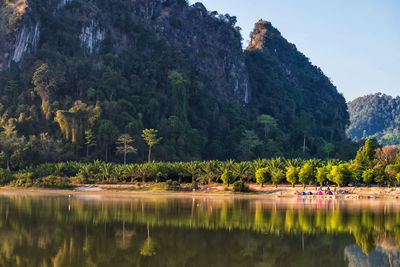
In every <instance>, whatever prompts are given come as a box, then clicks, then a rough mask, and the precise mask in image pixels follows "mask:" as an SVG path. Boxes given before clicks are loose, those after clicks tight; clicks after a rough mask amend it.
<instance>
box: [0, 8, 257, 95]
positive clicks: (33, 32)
mask: <svg viewBox="0 0 400 267" xmlns="http://www.w3.org/2000/svg"><path fill="white" fill-rule="evenodd" d="M39 3H40V4H41V9H39V8H38V7H37V6H38V5H39ZM43 5H44V6H45V8H46V10H45V11H44V10H43ZM113 5H114V7H116V8H117V7H118V8H120V9H123V10H124V12H125V14H127V15H128V16H130V18H131V19H132V21H133V22H134V23H136V24H140V25H141V26H144V27H146V28H147V29H148V30H149V31H151V32H154V33H156V34H157V35H158V36H159V38H162V39H164V40H166V41H167V42H168V43H169V44H170V45H172V46H174V47H176V48H177V49H179V50H181V51H182V52H183V53H184V55H185V56H186V57H187V58H188V59H190V61H191V62H192V63H193V65H194V66H195V67H196V69H197V70H198V71H199V72H200V73H201V74H202V75H204V76H205V77H206V78H207V80H208V82H209V90H210V92H212V93H213V94H214V95H216V96H218V97H224V98H226V99H228V100H231V101H236V102H239V103H247V102H248V101H249V95H250V92H249V86H248V75H247V70H246V66H245V60H244V55H243V51H242V47H241V35H240V33H239V31H238V30H237V29H235V28H234V23H235V22H234V21H233V20H232V18H230V17H229V16H225V15H223V16H222V15H219V16H218V15H217V14H216V13H211V12H209V11H207V10H206V8H205V7H204V6H203V5H202V4H200V3H197V4H195V5H193V6H188V5H187V4H186V3H185V2H184V1H180V0H168V1H167V0H133V1H128V0H124V1H117V2H115V4H113ZM113 11H114V10H112V9H111V10H110V9H109V8H108V6H106V5H105V4H104V1H100V0H93V1H80V0H73V1H72V0H51V1H48V2H47V3H46V2H45V3H43V2H42V1H40V0H30V1H28V2H27V0H18V1H16V3H11V2H10V1H7V2H6V3H3V8H2V13H3V15H5V17H6V18H7V19H8V20H9V21H10V23H11V21H14V22H13V23H12V25H11V24H8V23H7V24H6V23H2V28H3V30H2V31H1V32H0V37H2V39H4V40H3V41H2V42H1V44H0V52H1V53H0V69H1V68H4V67H6V66H9V64H10V63H11V62H12V61H14V62H17V63H18V62H20V61H21V59H22V57H23V55H24V54H30V53H33V52H35V51H36V50H37V48H38V46H40V45H41V42H40V30H41V23H42V22H41V20H43V18H41V17H42V16H41V13H43V12H51V13H53V14H54V15H55V16H57V14H60V13H63V14H67V16H68V17H69V18H70V19H71V20H72V21H73V22H75V23H77V24H79V27H80V30H79V31H78V32H75V33H74V34H75V35H76V36H78V37H79V38H80V40H81V43H82V48H83V49H86V50H87V52H88V54H92V53H96V52H97V51H98V50H99V49H100V47H101V45H102V41H103V40H104V39H105V38H106V35H107V34H108V35H109V36H112V38H113V40H114V49H115V50H116V51H118V50H119V51H121V50H122V49H123V47H124V46H125V43H126V42H131V43H132V42H133V43H138V42H140V40H137V39H135V36H132V35H129V34H127V33H126V32H124V30H123V29H121V27H116V25H115V24H113V23H112V21H113V20H115V18H116V16H122V15H121V14H115V13H114V12H113ZM45 23H48V21H46V22H45ZM126 26H127V27H131V26H132V27H133V26H134V25H126Z"/></svg>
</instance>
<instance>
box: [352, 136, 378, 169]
mask: <svg viewBox="0 0 400 267" xmlns="http://www.w3.org/2000/svg"><path fill="white" fill-rule="evenodd" d="M376 147H377V145H376V140H374V141H373V140H372V139H367V140H366V141H365V144H364V146H363V147H361V148H360V149H359V150H358V151H357V156H356V158H355V162H357V163H358V164H360V165H361V166H363V167H365V168H371V167H372V166H373V160H374V157H375V149H376Z"/></svg>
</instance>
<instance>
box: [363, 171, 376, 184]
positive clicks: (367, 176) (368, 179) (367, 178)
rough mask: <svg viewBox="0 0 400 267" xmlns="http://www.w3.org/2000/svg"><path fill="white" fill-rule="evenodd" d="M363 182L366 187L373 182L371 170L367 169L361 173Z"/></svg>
mask: <svg viewBox="0 0 400 267" xmlns="http://www.w3.org/2000/svg"><path fill="white" fill-rule="evenodd" d="M362 179H363V182H364V183H365V184H366V185H368V186H369V185H370V184H371V183H372V182H373V181H374V180H375V171H374V170H373V169H367V170H365V171H364V172H363V173H362Z"/></svg>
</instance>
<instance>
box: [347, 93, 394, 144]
mask: <svg viewBox="0 0 400 267" xmlns="http://www.w3.org/2000/svg"><path fill="white" fill-rule="evenodd" d="M348 107H349V113H350V126H349V128H348V129H347V134H348V135H349V137H350V138H352V139H355V140H358V139H361V138H368V137H375V138H376V139H378V141H379V142H380V143H381V144H383V145H399V144H400V133H399V130H400V129H399V124H400V97H396V98H393V97H391V96H388V95H385V94H381V93H378V94H374V95H366V96H363V97H359V98H357V99H355V100H353V101H351V102H350V103H348Z"/></svg>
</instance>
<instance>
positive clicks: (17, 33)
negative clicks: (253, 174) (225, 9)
mask: <svg viewBox="0 0 400 267" xmlns="http://www.w3.org/2000/svg"><path fill="white" fill-rule="evenodd" d="M1 3H2V6H0V13H1V14H2V15H3V20H2V21H1V25H0V26H1V27H0V37H4V38H0V64H1V66H2V67H1V68H2V70H1V71H0V95H1V98H0V103H1V109H0V111H1V112H0V113H2V119H1V121H2V125H5V124H6V123H8V122H9V121H11V122H12V124H14V125H15V129H16V130H17V131H18V134H20V135H22V136H24V137H25V138H26V140H28V139H29V138H30V136H36V137H37V138H38V137H39V136H42V134H45V133H46V134H48V135H43V136H49V137H51V138H54V139H55V140H57V142H60V145H61V146H62V147H63V149H64V150H65V151H66V152H68V153H64V155H65V157H66V158H67V159H77V158H78V159H86V158H85V156H84V155H85V153H84V151H86V150H85V149H84V148H85V144H84V142H83V140H85V134H86V131H87V130H91V131H92V132H93V134H94V135H95V137H96V138H95V142H96V144H97V146H96V147H95V148H92V150H93V151H92V153H90V155H88V156H86V157H88V158H87V159H93V158H103V159H104V158H107V159H110V157H111V155H112V158H118V155H116V154H115V140H116V138H117V136H118V135H119V134H122V133H129V134H130V135H132V136H133V137H134V139H135V140H136V146H137V147H138V151H139V153H138V154H137V155H130V157H131V159H132V160H136V161H140V160H143V159H144V158H145V152H144V151H146V144H145V143H144V142H143V140H142V138H141V136H140V132H141V130H143V129H144V128H156V129H159V133H160V135H161V136H162V137H163V142H162V143H161V144H160V145H159V147H158V149H155V151H154V155H155V157H156V158H157V159H159V160H193V159H226V158H238V159H242V160H243V159H252V158H255V157H269V156H273V155H282V156H299V155H303V156H311V155H320V156H324V155H329V154H330V155H336V156H337V157H351V156H352V155H351V156H349V153H350V152H349V151H352V150H351V149H349V148H346V149H343V145H349V142H348V140H347V138H346V136H345V134H344V126H343V125H346V123H347V111H346V110H344V109H343V105H345V102H344V99H343V98H342V97H341V95H340V94H339V93H338V92H337V90H336V88H335V87H334V86H333V85H332V84H331V83H330V81H329V79H328V78H327V77H326V76H325V75H324V74H323V73H322V71H321V70H319V69H318V68H317V67H315V66H313V65H312V64H311V63H310V62H309V60H308V59H307V58H306V57H305V56H304V55H303V54H301V53H300V52H298V51H297V49H296V47H295V46H294V45H293V44H290V43H289V42H287V41H286V39H284V38H283V37H282V36H281V35H280V33H279V31H278V30H277V29H275V28H273V27H272V25H270V23H269V24H268V23H266V22H265V23H261V22H259V23H258V24H256V26H255V27H256V29H257V27H267V28H266V29H269V30H272V31H276V32H277V34H276V38H272V39H270V41H269V42H266V43H265V46H264V47H263V49H261V50H257V51H255V50H252V49H247V50H243V48H242V44H241V42H242V37H241V34H240V29H239V28H237V27H235V23H236V17H233V16H230V15H228V14H225V15H222V14H218V13H217V12H210V11H207V9H206V8H205V7H204V6H203V5H202V4H201V3H196V4H194V5H192V6H189V5H188V4H187V3H186V1H183V0H151V1H145V0H134V1H127V0H118V1H108V0H91V1H81V0H62V1H56V0H52V1H47V0H46V1H45V0H29V1H24V0H15V1H12V2H10V1H9V2H1ZM10 3H11V4H10ZM18 7H21V8H18ZM21 10H22V11H21ZM274 29H275V30H274ZM278 33H279V34H278ZM254 37H256V35H255V36H254ZM263 41H265V40H263ZM276 51H279V55H277V54H276ZM321 103H322V104H321ZM80 116H81V117H80ZM268 116H269V117H268ZM327 117H332V118H335V120H334V122H332V121H330V120H328V119H327ZM77 125H79V127H78V126H77ZM266 129H268V130H266ZM267 132H268V134H267ZM71 136H74V138H72V139H71ZM304 139H305V143H306V144H305V146H304ZM27 145H28V146H31V147H30V148H29V149H31V148H32V145H30V144H29V142H27ZM328 150H329V151H328ZM344 150H346V151H344ZM103 155H105V157H104V156H103Z"/></svg>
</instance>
